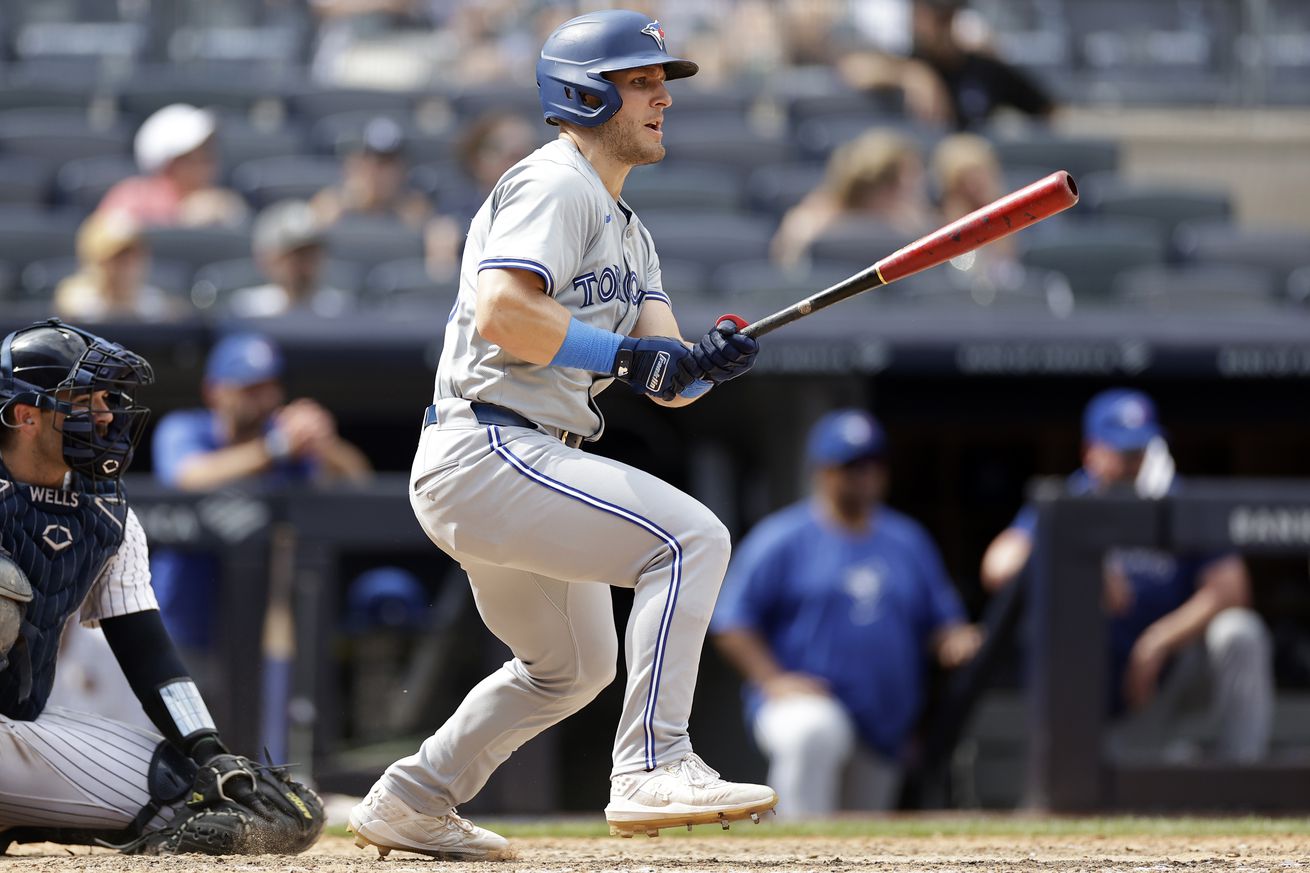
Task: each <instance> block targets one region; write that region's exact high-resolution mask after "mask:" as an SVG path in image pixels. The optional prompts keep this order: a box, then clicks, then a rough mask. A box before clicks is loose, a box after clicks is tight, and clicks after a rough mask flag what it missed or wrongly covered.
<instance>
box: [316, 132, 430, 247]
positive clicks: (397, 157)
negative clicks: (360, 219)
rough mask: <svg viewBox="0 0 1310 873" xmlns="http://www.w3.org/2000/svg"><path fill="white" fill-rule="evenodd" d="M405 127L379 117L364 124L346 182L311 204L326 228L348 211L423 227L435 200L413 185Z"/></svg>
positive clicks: (345, 163) (345, 170) (344, 166)
mask: <svg viewBox="0 0 1310 873" xmlns="http://www.w3.org/2000/svg"><path fill="white" fill-rule="evenodd" d="M408 171H409V162H408V161H407V159H406V157H405V132H404V131H403V130H402V129H401V127H400V125H399V124H397V123H396V122H395V121H393V120H392V119H390V118H386V117H383V116H379V117H377V118H374V119H372V120H370V121H369V122H368V123H367V124H365V125H364V129H363V131H362V133H361V134H360V137H359V139H358V141H356V142H354V143H352V144H351V145H350V146H349V147H348V150H347V152H346V155H345V157H344V158H343V159H342V162H341V183H340V184H338V185H333V186H332V187H330V188H324V189H323V190H322V191H320V192H318V194H316V195H314V199H313V200H311V201H310V205H311V206H312V207H313V209H314V213H315V214H316V215H317V216H318V218H319V220H320V221H321V222H322V224H323V226H324V227H327V226H330V225H332V224H335V223H336V222H337V221H339V220H340V219H341V218H343V217H345V216H348V215H365V216H371V217H374V218H393V219H395V220H397V221H399V222H400V223H401V224H404V225H406V226H408V227H412V228H413V229H414V230H422V229H423V225H424V223H425V222H426V221H427V220H428V218H429V217H430V216H431V215H432V204H431V203H429V202H428V200H427V198H426V197H424V196H423V194H422V193H421V192H419V191H417V190H415V189H414V188H411V187H409V185H408V184H407V174H408Z"/></svg>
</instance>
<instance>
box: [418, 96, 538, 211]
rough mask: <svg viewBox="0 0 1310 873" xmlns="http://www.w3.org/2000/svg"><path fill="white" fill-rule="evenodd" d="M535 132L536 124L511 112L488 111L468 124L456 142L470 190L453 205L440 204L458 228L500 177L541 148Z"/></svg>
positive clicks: (478, 206) (461, 195) (461, 166)
mask: <svg viewBox="0 0 1310 873" xmlns="http://www.w3.org/2000/svg"><path fill="white" fill-rule="evenodd" d="M537 131H538V128H537V125H534V124H533V123H531V122H529V121H528V120H527V119H526V118H524V117H523V116H521V115H518V114H516V113H513V112H490V113H487V114H486V115H483V116H481V117H480V118H478V119H477V120H476V121H474V122H473V123H472V124H471V125H469V129H468V132H467V133H465V135H464V137H463V138H462V139H461V140H460V143H459V166H460V169H461V170H463V171H464V176H465V178H466V180H467V181H468V182H469V183H470V187H469V188H468V190H466V191H464V192H462V193H461V194H460V195H457V201H456V202H454V203H451V204H444V203H443V204H442V206H443V207H444V209H445V211H446V212H448V213H451V214H452V215H454V216H455V218H456V220H457V221H459V223H460V227H468V224H469V222H471V221H472V220H473V216H474V215H476V214H477V211H478V210H479V209H480V208H482V204H483V202H484V201H485V200H486V199H487V197H488V196H489V195H490V194H491V189H492V188H494V187H496V183H497V182H499V181H500V177H501V176H503V175H505V172H506V171H507V170H509V168H510V167H512V166H514V165H515V164H517V163H518V162H519V161H521V160H523V159H524V158H526V157H527V156H528V155H530V154H532V152H533V151H535V150H536V148H537V147H538V146H539V145H541V136H540V135H539V134H538V132H537Z"/></svg>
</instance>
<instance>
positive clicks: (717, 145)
mask: <svg viewBox="0 0 1310 873" xmlns="http://www.w3.org/2000/svg"><path fill="white" fill-rule="evenodd" d="M670 119H671V120H670V121H669V124H668V126H667V128H665V131H664V146H665V148H666V149H667V150H668V153H667V154H666V155H665V160H666V161H668V162H669V163H670V164H672V163H701V164H713V165H715V166H717V167H719V168H720V169H721V170H724V171H728V172H732V173H734V174H735V175H738V176H740V177H743V178H744V177H745V176H746V175H747V174H748V173H749V172H750V170H751V168H753V167H756V166H759V165H760V164H776V163H781V162H783V161H787V160H790V159H791V157H792V153H793V148H792V144H791V143H790V142H788V141H787V140H786V139H784V138H781V137H771V136H766V135H764V134H761V133H757V132H756V131H754V130H752V129H751V128H749V127H743V126H742V124H741V122H740V121H739V120H737V119H731V118H726V119H719V121H718V122H717V123H713V124H711V123H698V124H694V125H687V124H678V123H677V121H676V119H675V118H674V117H673V116H670Z"/></svg>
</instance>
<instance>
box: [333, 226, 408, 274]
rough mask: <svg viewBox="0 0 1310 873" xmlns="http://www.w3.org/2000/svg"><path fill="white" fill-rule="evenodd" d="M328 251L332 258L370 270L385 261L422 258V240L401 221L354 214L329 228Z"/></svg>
mask: <svg viewBox="0 0 1310 873" xmlns="http://www.w3.org/2000/svg"><path fill="white" fill-rule="evenodd" d="M327 249H328V251H329V252H330V253H331V255H332V257H333V258H335V259H337V260H342V261H350V262H352V263H355V264H357V265H359V267H360V269H361V270H365V271H367V270H368V269H369V268H371V267H375V266H377V265H378V264H381V263H384V262H386V261H399V260H405V259H407V258H421V257H423V237H422V235H421V234H420V233H419V232H418V231H416V230H414V229H413V228H411V227H409V226H407V225H405V224H402V223H401V222H399V221H395V220H392V219H385V218H382V219H380V218H371V217H367V216H353V215H351V216H346V217H344V218H342V219H341V220H340V221H338V222H337V223H336V224H334V225H332V226H331V227H330V228H328V231H327Z"/></svg>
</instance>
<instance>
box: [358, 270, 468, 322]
mask: <svg viewBox="0 0 1310 873" xmlns="http://www.w3.org/2000/svg"><path fill="white" fill-rule="evenodd" d="M458 292H459V274H458V273H454V272H452V274H451V275H450V276H447V277H445V278H441V279H437V278H433V276H432V274H431V272H429V271H428V267H427V262H426V261H424V259H423V258H406V259H404V260H400V261H387V262H385V263H382V264H378V265H377V266H376V267H374V268H373V269H371V270H369V271H368V273H367V275H365V276H364V295H365V297H366V299H367V300H368V301H369V302H371V303H378V304H381V305H383V306H411V305H415V304H423V305H432V306H444V307H445V308H446V309H447V310H449V309H450V307H451V306H452V305H454V302H455V295H456V294H457V293H458Z"/></svg>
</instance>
